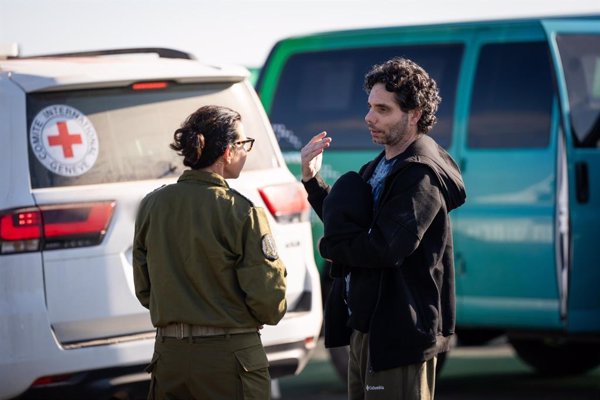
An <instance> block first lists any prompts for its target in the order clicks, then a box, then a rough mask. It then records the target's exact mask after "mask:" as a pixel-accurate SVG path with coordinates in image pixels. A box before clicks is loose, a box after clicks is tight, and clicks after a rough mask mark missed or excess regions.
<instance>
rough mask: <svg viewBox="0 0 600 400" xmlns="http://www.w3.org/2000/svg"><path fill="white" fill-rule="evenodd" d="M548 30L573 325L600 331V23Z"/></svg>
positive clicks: (556, 23)
mask: <svg viewBox="0 0 600 400" xmlns="http://www.w3.org/2000/svg"><path fill="white" fill-rule="evenodd" d="M544 28H545V30H546V33H547V35H548V41H549V43H550V49H551V53H552V57H553V60H554V67H555V70H556V76H557V86H558V90H559V92H560V94H561V96H560V97H561V102H560V105H561V107H560V109H561V113H562V121H563V129H564V132H565V142H566V149H567V159H568V177H569V182H570V185H569V204H570V207H569V222H570V232H571V235H570V243H569V275H570V277H571V278H570V280H569V289H568V290H569V301H568V320H567V324H568V329H569V330H572V331H574V332H580V331H581V332H584V331H589V330H595V331H600V296H598V295H597V293H598V291H597V285H596V284H597V282H599V281H600V268H599V266H600V253H599V252H598V250H597V246H596V241H597V238H598V235H599V234H600V228H599V227H600V213H599V212H598V210H599V209H600V141H599V139H600V26H599V24H598V21H596V20H580V21H569V20H553V21H544ZM583 130H586V131H588V132H586V133H583V132H582V131H583Z"/></svg>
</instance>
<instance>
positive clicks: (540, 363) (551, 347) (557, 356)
mask: <svg viewBox="0 0 600 400" xmlns="http://www.w3.org/2000/svg"><path fill="white" fill-rule="evenodd" d="M509 341H510V344H511V345H512V346H513V348H514V349H515V351H516V352H517V355H518V356H519V358H521V359H522V360H523V361H524V362H526V363H527V364H529V365H530V366H532V367H533V368H535V370H536V371H538V372H539V373H540V374H542V375H551V376H564V375H577V374H582V373H584V372H586V371H589V370H590V369H593V368H595V367H597V366H598V365H600V349H599V348H598V346H594V345H592V344H590V343H585V342H572V341H567V340H564V339H562V340H561V339H543V338H542V339H523V338H511V337H509Z"/></svg>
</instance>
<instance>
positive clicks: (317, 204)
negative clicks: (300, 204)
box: [302, 173, 331, 221]
mask: <svg viewBox="0 0 600 400" xmlns="http://www.w3.org/2000/svg"><path fill="white" fill-rule="evenodd" d="M302 184H303V185H304V189H306V192H307V193H308V202H309V203H310V205H311V207H312V208H313V210H315V212H316V213H317V215H318V216H319V218H320V219H321V221H323V201H324V200H325V197H327V195H328V194H329V190H330V189H331V188H330V186H329V185H328V184H327V183H325V181H324V180H323V178H322V177H321V175H320V174H318V173H317V175H316V176H315V177H314V178H312V179H311V180H309V181H308V182H304V181H302Z"/></svg>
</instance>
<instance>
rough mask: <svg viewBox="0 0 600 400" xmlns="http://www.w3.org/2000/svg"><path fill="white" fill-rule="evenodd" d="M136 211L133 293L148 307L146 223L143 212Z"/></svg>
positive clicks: (148, 280) (148, 281)
mask: <svg viewBox="0 0 600 400" xmlns="http://www.w3.org/2000/svg"><path fill="white" fill-rule="evenodd" d="M141 210H142V208H141V206H140V211H138V215H137V218H136V220H135V233H134V237H133V283H134V286H135V295H136V297H137V298H138V300H139V301H140V303H141V304H142V305H143V306H144V307H146V308H150V276H149V274H148V262H147V258H146V256H147V249H146V240H145V236H146V225H147V221H146V220H145V216H144V214H143V213H142V212H141Z"/></svg>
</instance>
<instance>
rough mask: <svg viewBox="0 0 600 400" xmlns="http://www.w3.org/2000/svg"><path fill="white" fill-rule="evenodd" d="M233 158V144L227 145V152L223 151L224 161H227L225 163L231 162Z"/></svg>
mask: <svg viewBox="0 0 600 400" xmlns="http://www.w3.org/2000/svg"><path fill="white" fill-rule="evenodd" d="M232 158H233V154H232V151H231V146H227V147H225V152H223V161H225V164H231V159H232Z"/></svg>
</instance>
